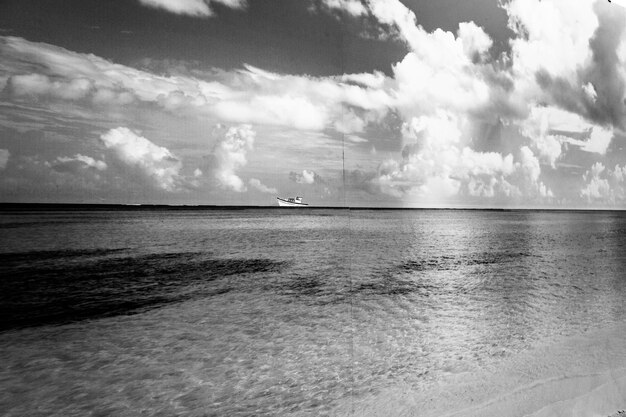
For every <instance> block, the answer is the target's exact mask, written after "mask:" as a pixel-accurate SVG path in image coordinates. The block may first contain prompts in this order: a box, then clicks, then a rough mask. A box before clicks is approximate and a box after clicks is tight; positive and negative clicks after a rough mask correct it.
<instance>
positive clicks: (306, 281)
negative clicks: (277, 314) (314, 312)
mask: <svg viewBox="0 0 626 417" xmlns="http://www.w3.org/2000/svg"><path fill="white" fill-rule="evenodd" d="M282 290H283V292H284V293H286V294H290V295H296V296H300V295H305V296H316V295H322V294H323V293H326V292H328V289H325V288H324V285H322V282H321V281H320V280H319V279H317V278H315V277H293V279H292V280H290V281H289V282H288V283H286V284H284V285H282Z"/></svg>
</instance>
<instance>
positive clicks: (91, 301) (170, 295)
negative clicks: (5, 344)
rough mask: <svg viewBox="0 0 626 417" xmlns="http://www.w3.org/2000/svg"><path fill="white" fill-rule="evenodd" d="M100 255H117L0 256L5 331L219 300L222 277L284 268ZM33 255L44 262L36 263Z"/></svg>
mask: <svg viewBox="0 0 626 417" xmlns="http://www.w3.org/2000/svg"><path fill="white" fill-rule="evenodd" d="M96 254H106V255H110V254H112V252H110V251H108V250H101V252H98V251H59V252H34V253H33V254H27V253H18V254H6V253H5V254H0V261H1V262H2V263H1V264H0V331H4V330H9V329H14V328H20V327H27V326H37V325H45V324H62V323H67V322H72V321H79V320H85V319H91V318H98V317H108V316H115V315H120V314H131V313H136V312H139V311H145V310H146V309H150V308H155V307H159V306H162V305H166V304H170V303H174V302H179V301H183V300H188V299H194V298H200V297H210V296H216V295H220V294H224V293H226V292H229V291H230V290H231V288H222V287H221V286H219V285H218V284H212V282H213V281H216V280H218V279H219V278H222V277H226V276H235V275H238V276H244V275H250V274H258V273H267V272H275V271H280V270H281V269H282V268H283V267H284V266H285V264H286V263H285V262H277V261H273V260H271V259H213V258H206V254H204V255H203V254H199V253H165V254H150V255H142V256H132V257H129V256H123V257H109V258H104V259H103V258H93V256H94V255H96ZM29 255H32V257H33V259H35V260H39V261H42V260H43V261H46V262H31V260H30V258H29ZM84 256H86V258H84ZM81 257H83V258H81ZM90 257H91V258H90ZM50 260H54V262H53V263H51V262H49V261H50ZM216 285H217V286H216Z"/></svg>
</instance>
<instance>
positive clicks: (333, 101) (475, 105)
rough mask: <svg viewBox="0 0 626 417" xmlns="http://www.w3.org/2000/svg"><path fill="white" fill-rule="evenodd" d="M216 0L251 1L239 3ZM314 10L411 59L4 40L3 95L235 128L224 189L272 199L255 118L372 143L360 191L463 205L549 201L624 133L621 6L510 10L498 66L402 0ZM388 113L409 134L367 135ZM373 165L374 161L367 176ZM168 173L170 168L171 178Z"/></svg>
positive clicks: (596, 175)
mask: <svg viewBox="0 0 626 417" xmlns="http://www.w3.org/2000/svg"><path fill="white" fill-rule="evenodd" d="M142 1H144V2H149V3H151V5H152V6H153V7H160V8H166V9H167V7H170V9H168V10H170V11H172V12H175V13H183V14H184V13H186V14H191V15H196V16H208V15H210V13H211V8H210V6H211V4H213V3H214V2H211V1H208V0H207V1H200V0H186V1H179V2H168V3H167V6H166V5H165V2H164V1H162V0H142ZM222 3H226V4H227V5H229V7H233V8H238V7H243V6H244V5H245V3H244V2H243V1H237V0H232V1H228V0H223V1H222ZM318 4H320V5H321V6H322V9H324V10H326V11H331V12H336V11H341V12H342V13H344V16H345V15H349V16H352V17H354V18H356V19H361V21H363V22H367V23H368V24H369V23H371V22H377V23H379V24H380V27H381V30H382V31H388V33H386V36H387V37H389V36H393V37H397V38H399V39H401V40H402V41H403V42H404V44H405V46H406V48H407V52H406V55H405V56H404V58H403V59H401V60H400V61H399V62H397V63H395V64H393V65H392V67H391V71H390V75H389V76H388V75H385V74H383V73H381V72H376V71H375V72H372V73H357V74H337V75H335V76H328V77H313V76H308V75H289V74H280V73H274V72H270V71H266V70H263V69H260V68H256V67H253V66H249V65H244V67H243V68H242V69H239V70H233V71H221V70H215V69H212V70H207V71H205V72H202V71H196V72H189V71H188V72H182V73H181V74H184V75H181V74H179V75H176V76H169V77H164V76H158V75H155V74H152V73H149V72H147V71H139V70H137V69H134V68H130V67H126V66H123V65H118V64H115V63H112V62H109V61H107V60H104V59H102V58H98V57H95V56H93V55H85V54H79V53H74V52H70V51H67V50H64V49H62V48H58V47H54V46H51V45H45V44H39V43H32V42H28V41H25V40H23V39H20V38H2V40H1V41H0V52H1V53H2V55H3V61H4V62H6V64H4V63H3V65H4V66H3V68H2V69H0V80H4V84H5V94H9V95H12V96H11V97H14V98H16V99H17V100H18V101H20V102H21V101H26V100H28V99H29V98H30V97H42V96H45V97H47V98H49V99H50V100H83V101H84V100H90V101H91V102H92V103H93V104H98V103H112V104H114V105H117V104H119V105H125V104H126V105H127V104H133V103H134V101H137V102H139V103H138V104H141V103H149V105H150V106H158V107H160V109H162V110H163V111H166V112H172V113H174V114H176V115H185V116H189V115H192V116H198V117H202V118H206V117H209V118H211V119H217V121H218V122H227V123H237V124H242V126H240V127H236V128H231V129H229V130H228V132H226V134H225V136H224V137H223V138H222V139H220V140H219V141H218V143H217V144H216V146H215V149H214V156H215V158H216V161H217V162H216V166H217V168H216V169H215V177H216V179H217V181H218V183H219V184H220V186H221V187H223V188H224V189H229V190H233V191H238V192H243V191H245V190H246V185H248V186H250V187H253V188H256V189H258V190H260V191H263V190H272V189H271V188H269V187H267V186H265V185H263V184H262V183H261V182H260V181H258V180H256V181H255V179H254V178H253V179H251V180H249V181H247V182H246V181H244V180H243V179H242V178H240V176H239V174H238V172H239V170H240V169H241V168H242V167H244V166H245V165H246V163H247V154H248V152H250V151H251V150H252V148H253V143H254V131H253V130H252V128H251V127H250V126H245V124H248V123H251V124H255V125H268V126H273V127H272V128H276V131H279V130H280V129H278V128H281V129H282V132H280V133H282V134H283V135H284V136H285V137H287V138H288V139H289V140H296V139H295V138H302V135H300V136H299V135H286V134H285V130H286V129H296V130H301V131H307V130H311V131H318V132H327V131H330V134H329V135H328V137H329V138H331V140H334V141H337V140H338V138H341V137H343V138H345V139H346V140H345V144H346V146H350V147H351V148H353V149H355V150H357V151H363V150H364V149H365V144H367V149H373V150H377V151H379V150H380V151H379V152H377V153H375V154H372V155H367V157H368V158H370V159H371V158H373V157H374V156H376V157H383V156H384V160H383V161H377V162H379V164H378V169H377V172H376V174H373V173H372V172H370V171H359V170H356V171H354V172H367V175H365V174H363V175H361V174H355V177H356V178H357V180H358V181H355V182H354V184H353V186H354V187H357V185H356V184H357V183H358V184H361V185H358V187H360V188H359V189H362V190H367V191H368V192H372V191H373V190H374V189H377V190H379V191H382V192H384V193H386V194H389V195H393V196H396V197H398V198H403V199H407V201H410V202H417V203H418V202H420V201H429V200H432V201H448V200H450V199H459V198H466V199H468V198H469V199H487V200H488V201H494V199H495V200H497V199H517V200H516V201H535V202H536V201H540V200H542V199H547V200H543V201H548V200H549V199H552V198H554V192H553V191H552V190H551V189H550V188H549V187H548V186H547V185H546V184H545V182H544V181H546V178H551V179H554V178H557V183H558V176H559V175H560V173H559V169H560V168H561V167H562V166H565V165H566V164H567V163H570V162H571V161H570V160H568V158H569V156H570V155H569V154H568V153H569V152H570V151H571V149H572V148H575V149H577V150H581V151H584V152H586V153H589V154H590V155H583V156H580V153H578V154H577V155H578V157H579V158H582V159H583V160H584V161H586V162H587V163H590V162H589V161H590V159H591V158H604V157H605V155H606V154H607V152H608V151H609V149H610V144H611V141H612V140H617V139H614V138H619V137H620V134H621V133H623V132H624V131H625V130H626V105H625V104H624V97H625V95H626V88H625V86H626V70H625V69H624V68H626V65H625V64H626V42H624V39H625V33H624V27H625V26H626V11H622V10H621V9H620V10H619V11H615V9H614V8H612V7H611V6H610V5H608V3H607V2H599V1H594V0H580V1H576V2H571V1H568V0H511V1H508V2H505V3H503V4H502V7H503V8H504V10H505V11H506V13H507V14H508V18H509V20H508V24H509V27H510V28H511V30H512V31H513V34H514V36H513V38H512V39H511V41H510V52H508V53H507V54H508V55H506V56H500V57H496V56H492V53H493V48H492V46H493V40H492V39H491V38H490V36H489V35H488V34H487V33H486V32H485V30H484V29H483V28H481V27H480V26H478V25H476V24H475V23H474V22H462V23H460V24H459V27H458V30H456V31H444V30H441V29H436V30H434V31H432V32H428V31H426V30H425V29H424V28H423V27H422V26H420V25H418V24H417V21H416V16H415V14H414V12H413V11H411V10H410V9H408V8H407V7H406V6H405V5H404V4H403V3H402V2H400V1H399V0H319V1H318ZM5 57H6V59H5ZM26 62H27V63H29V64H28V65H26V64H24V63H26ZM190 74H193V76H192V75H190ZM42 101H47V100H42ZM392 114H393V115H396V116H397V118H398V120H397V121H396V122H395V124H396V125H397V126H396V130H397V131H398V132H399V131H400V130H401V131H402V134H400V133H397V134H396V133H394V134H393V135H387V134H386V133H385V134H384V135H375V134H373V132H376V131H379V132H380V131H382V130H383V128H382V127H381V126H382V125H383V124H384V123H386V120H387V119H388V118H389V115H392ZM484 125H491V126H500V127H502V129H501V130H502V132H501V134H499V135H497V137H495V138H494V140H486V139H485V138H483V137H480V135H481V134H482V133H477V132H484V131H485V129H482V126H484ZM400 126H402V129H400ZM377 129H378V130H377ZM481 129H482V130H481ZM394 132H395V131H394ZM339 133H340V134H343V135H340V134H339ZM382 136H384V138H383V137H382ZM387 136H393V137H392V138H391V139H390V138H387ZM300 140H301V139H300ZM385 141H386V142H385ZM400 141H401V143H398V142H400ZM392 142H393V143H392ZM154 146H156V145H154ZM398 148H400V149H401V152H400V153H399V154H396V155H391V154H390V152H391V151H389V149H393V150H394V151H393V152H395V151H396V150H397V149H398ZM591 154H593V155H591ZM360 156H363V154H360ZM585 158H586V159H585ZM107 161H108V159H107ZM602 162H603V163H606V159H602ZM576 163H577V164H579V163H580V164H583V165H584V162H579V161H577V162H576ZM374 166H376V165H375V163H373V162H372V163H370V164H369V167H368V168H367V169H368V170H373V167H374ZM594 167H595V168H593V167H591V168H590V170H589V172H588V173H587V174H586V177H585V179H584V181H585V186H584V190H586V191H584V193H583V192H581V194H580V195H579V196H578V197H580V196H584V198H586V199H589V200H590V201H595V200H596V199H599V198H600V197H602V196H604V197H607V194H606V193H605V192H604V191H602V190H605V189H606V187H604V185H602V184H603V183H602V181H607V183H608V185H609V189H610V190H613V191H611V192H612V193H613V194H611V195H612V196H613V197H611V198H614V199H615V198H616V197H615V195H616V194H615V191H614V190H615V189H617V188H615V186H616V184H617V181H618V180H617V177H616V175H617V174H616V173H617V172H620V173H621V168H620V169H619V170H618V169H617V167H616V168H615V169H613V170H610V169H606V168H603V170H599V168H600V167H599V166H594ZM176 176H178V171H176V172H175V175H174V174H172V175H170V177H171V178H175V177H176ZM289 177H290V179H291V180H292V181H295V182H298V183H301V184H315V183H317V182H320V181H321V178H320V177H319V176H317V174H315V172H314V171H312V170H303V171H302V172H291V173H290V175H289ZM257 181H258V182H257ZM174 182H175V181H174ZM364 183H367V185H363V184H364ZM551 184H552V182H551ZM603 187H604V188H603ZM554 190H555V191H556V192H559V191H560V190H559V188H558V187H554ZM265 192H269V191H265ZM576 194H578V191H576ZM596 196H599V197H597V198H596ZM472 201H475V200H472Z"/></svg>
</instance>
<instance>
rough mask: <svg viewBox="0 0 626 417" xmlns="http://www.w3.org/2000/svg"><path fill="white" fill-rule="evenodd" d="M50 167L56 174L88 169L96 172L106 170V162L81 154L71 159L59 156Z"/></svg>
mask: <svg viewBox="0 0 626 417" xmlns="http://www.w3.org/2000/svg"><path fill="white" fill-rule="evenodd" d="M51 167H52V169H54V170H55V171H57V172H72V173H76V172H79V171H81V170H84V169H89V168H91V169H93V170H96V171H104V170H106V169H107V168H108V166H107V164H106V162H104V161H100V160H97V159H94V158H92V157H90V156H86V155H81V154H76V155H74V156H73V157H69V156H59V157H58V158H57V159H56V160H55V161H54V162H52V164H51Z"/></svg>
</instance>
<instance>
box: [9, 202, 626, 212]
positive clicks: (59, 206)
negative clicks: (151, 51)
mask: <svg viewBox="0 0 626 417" xmlns="http://www.w3.org/2000/svg"><path fill="white" fill-rule="evenodd" d="M267 209H270V210H281V211H294V210H295V211H298V212H302V211H309V210H362V211H366V210H371V211H385V210H387V211H446V210H450V211H497V212H514V211H530V212H573V211H575V212H623V211H624V209H594V208H567V209H566V208H523V207H514V208H498V207H362V206H356V207H354V206H307V207H280V206H277V205H267V206H253V205H208V204H207V205H187V204H181V205H169V204H96V203H93V204H92V203H0V212H11V211H156V210H173V211H175V210H183V211H184V210H189V211H191V210H267Z"/></svg>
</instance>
